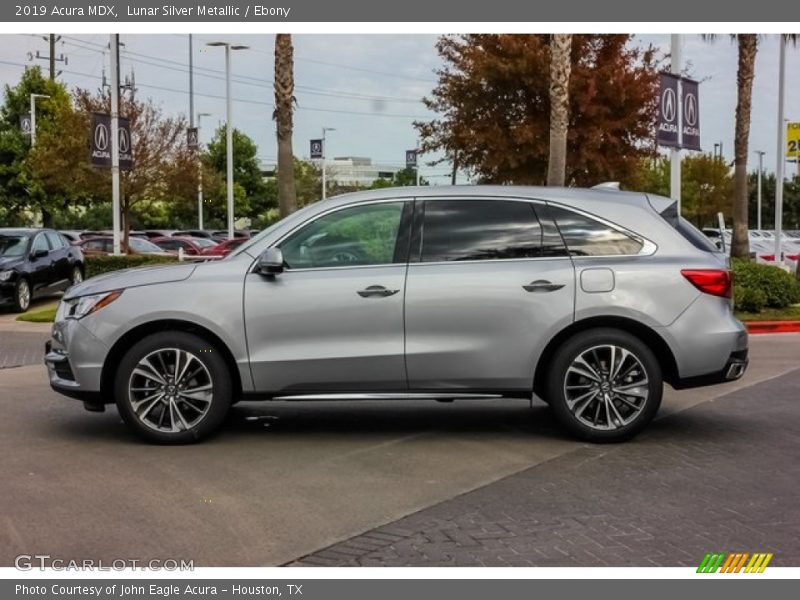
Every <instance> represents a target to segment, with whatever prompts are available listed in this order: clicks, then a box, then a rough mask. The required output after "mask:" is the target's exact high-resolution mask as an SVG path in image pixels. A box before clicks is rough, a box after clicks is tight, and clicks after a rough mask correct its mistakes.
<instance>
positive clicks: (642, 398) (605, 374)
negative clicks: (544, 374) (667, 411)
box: [547, 329, 663, 442]
mask: <svg viewBox="0 0 800 600" xmlns="http://www.w3.org/2000/svg"><path fill="white" fill-rule="evenodd" d="M662 393H663V379H662V375H661V368H660V365H659V363H658V359H657V358H656V357H655V355H654V354H653V352H652V351H651V350H650V348H649V347H648V346H647V345H646V344H644V342H642V341H641V340H640V339H639V338H637V337H635V336H633V335H631V334H629V333H627V332H625V331H621V330H618V329H593V330H590V331H584V332H582V333H579V334H577V335H575V336H574V337H572V338H570V339H569V340H567V341H566V342H565V343H564V344H563V345H562V346H561V347H560V348H559V349H558V350H557V351H556V353H555V355H554V357H553V361H552V363H551V364H550V373H549V376H548V381H547V396H548V402H549V404H550V406H551V407H552V408H553V411H554V412H555V415H556V417H557V418H558V420H559V421H560V422H561V424H562V425H564V427H566V428H567V429H568V430H569V431H570V432H571V433H573V434H574V435H576V436H577V437H579V438H581V439H584V440H587V441H591V442H619V441H623V440H626V439H629V438H631V437H633V436H634V435H636V434H637V433H639V432H640V431H641V430H642V429H644V427H645V426H646V425H647V424H648V423H649V422H650V421H652V419H653V417H654V416H655V414H656V412H657V411H658V408H659V406H660V404H661V396H662Z"/></svg>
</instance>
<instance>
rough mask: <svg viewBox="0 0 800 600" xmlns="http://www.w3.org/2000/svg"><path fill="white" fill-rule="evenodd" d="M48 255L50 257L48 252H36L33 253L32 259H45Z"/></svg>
mask: <svg viewBox="0 0 800 600" xmlns="http://www.w3.org/2000/svg"><path fill="white" fill-rule="evenodd" d="M47 255H48V252H47V250H34V251H33V252H32V253H31V258H34V259H36V258H44V257H45V256H47Z"/></svg>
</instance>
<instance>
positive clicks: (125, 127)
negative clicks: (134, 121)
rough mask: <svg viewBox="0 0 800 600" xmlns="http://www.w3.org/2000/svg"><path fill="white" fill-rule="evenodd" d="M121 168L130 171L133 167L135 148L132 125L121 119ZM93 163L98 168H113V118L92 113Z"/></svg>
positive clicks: (91, 150) (91, 139) (91, 147)
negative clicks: (132, 140) (132, 142)
mask: <svg viewBox="0 0 800 600" xmlns="http://www.w3.org/2000/svg"><path fill="white" fill-rule="evenodd" d="M118 131H119V168H120V170H122V171H130V170H131V168H132V167H133V146H132V144H131V125H130V121H129V120H128V119H125V118H124V117H119V129H118ZM90 153H91V156H90V158H91V162H92V164H93V165H94V166H96V167H110V166H111V116H110V115H107V114H104V113H92V133H91V136H90Z"/></svg>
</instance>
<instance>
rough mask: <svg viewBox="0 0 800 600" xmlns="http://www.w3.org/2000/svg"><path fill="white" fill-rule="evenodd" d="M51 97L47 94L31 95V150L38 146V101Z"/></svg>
mask: <svg viewBox="0 0 800 600" xmlns="http://www.w3.org/2000/svg"><path fill="white" fill-rule="evenodd" d="M49 97H50V96H48V95H47V94H31V148H33V146H34V145H35V144H36V101H37V100H38V99H39V98H49Z"/></svg>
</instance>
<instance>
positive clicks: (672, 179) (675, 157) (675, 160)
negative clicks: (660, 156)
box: [669, 34, 683, 216]
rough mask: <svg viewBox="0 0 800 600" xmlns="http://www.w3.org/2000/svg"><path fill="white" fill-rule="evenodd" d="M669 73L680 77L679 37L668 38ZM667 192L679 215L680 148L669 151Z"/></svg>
mask: <svg viewBox="0 0 800 600" xmlns="http://www.w3.org/2000/svg"><path fill="white" fill-rule="evenodd" d="M670 55H671V58H670V72H671V73H672V74H673V75H677V76H678V77H680V75H681V36H680V35H678V34H672V35H671V36H670ZM680 86H681V80H680V79H678V92H679V93H678V98H680V97H681V94H680V89H681V87H680ZM677 105H678V106H677V108H678V110H677V122H678V123H681V122H682V118H681V112H682V110H683V102H680V101H678V102H677ZM682 133H683V132H681V131H680V128H679V129H678V144H681V143H682V142H681V136H682ZM669 190H670V197H671V198H672V199H673V200H674V201H675V202H676V203H677V205H678V216H680V214H681V149H680V146H677V147H674V148H671V149H670V151H669Z"/></svg>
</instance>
